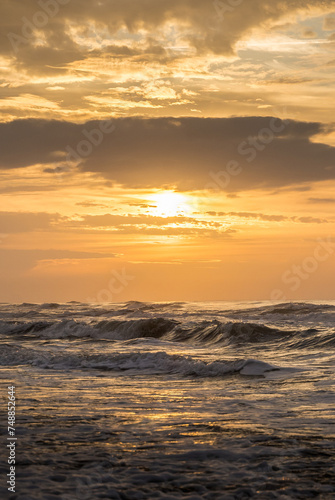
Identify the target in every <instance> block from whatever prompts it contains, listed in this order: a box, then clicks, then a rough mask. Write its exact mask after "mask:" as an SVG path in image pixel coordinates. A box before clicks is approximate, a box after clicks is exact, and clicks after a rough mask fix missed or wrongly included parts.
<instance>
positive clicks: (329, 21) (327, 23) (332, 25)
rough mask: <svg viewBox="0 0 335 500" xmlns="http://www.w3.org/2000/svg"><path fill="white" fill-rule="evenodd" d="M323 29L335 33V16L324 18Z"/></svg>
mask: <svg viewBox="0 0 335 500" xmlns="http://www.w3.org/2000/svg"><path fill="white" fill-rule="evenodd" d="M323 29H324V30H325V31H333V30H335V15H334V14H333V15H329V16H327V17H325V18H324V21H323Z"/></svg>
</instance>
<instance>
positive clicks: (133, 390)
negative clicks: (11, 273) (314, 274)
mask: <svg viewBox="0 0 335 500" xmlns="http://www.w3.org/2000/svg"><path fill="white" fill-rule="evenodd" d="M334 325H335V302H330V303H325V302H313V303H311V302H308V303H301V302H298V303H286V304H275V303H270V302H249V303H246V302H244V303H237V302H213V303H186V302H178V303H143V302H128V303H125V304H104V305H91V304H82V303H77V302H71V303H67V304H42V305H41V304H21V305H9V304H0V339H1V353H0V374H1V396H2V405H1V425H2V427H3V429H2V430H3V432H2V435H3V436H6V434H7V426H6V409H7V408H6V406H7V386H9V385H15V387H16V398H17V406H16V419H17V420H16V436H17V448H16V455H17V457H16V458H17V462H16V471H17V474H16V476H17V477H16V492H15V493H9V492H8V491H7V486H6V484H5V479H4V478H5V476H6V474H7V473H8V464H7V457H6V453H7V452H6V451H5V453H4V455H5V457H4V460H2V462H1V466H0V471H1V476H2V479H3V481H2V484H1V487H0V498H10V499H17V500H29V499H33V500H35V499H37V500H38V499H43V500H60V499H61V500H74V499H79V500H85V499H90V500H91V499H93V500H94V499H120V500H137V499H160V500H163V499H164V500H173V499H181V498H183V499H188V500H200V499H208V500H210V499H215V500H223V499H225V500H233V499H241V500H244V499H249V498H257V499H264V500H265V499H266V500H267V499H283V500H284V499H292V498H297V499H305V498H306V499H310V498H319V499H332V498H335V461H334V457H335V453H334V442H335V441H334V437H335V425H334V424H335V397H334V383H335V364H334V361H335V326H334ZM5 446H6V444H5V441H4V439H3V440H2V451H4V450H6V448H5ZM2 455H3V453H2Z"/></svg>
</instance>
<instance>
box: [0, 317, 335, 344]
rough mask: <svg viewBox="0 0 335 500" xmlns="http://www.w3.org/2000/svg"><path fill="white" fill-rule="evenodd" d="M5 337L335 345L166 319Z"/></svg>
mask: <svg viewBox="0 0 335 500" xmlns="http://www.w3.org/2000/svg"><path fill="white" fill-rule="evenodd" d="M0 333H1V334H3V335H7V336H11V335H23V336H26V337H29V338H39V339H80V338H91V339H94V340H104V339H106V340H120V341H126V340H131V339H141V338H154V339H161V340H165V341H169V342H184V343H192V344H200V345H204V344H205V345H218V346H220V345H223V346H224V345H245V344H263V345H264V346H266V345H270V344H273V343H275V344H279V345H280V344H284V345H285V347H287V348H292V349H299V348H327V347H333V346H335V332H334V330H329V329H327V330H324V329H315V328H311V329H306V330H303V331H301V330H285V329H278V328H273V327H270V326H267V325H265V324H257V323H252V322H233V321H227V322H220V321H217V320H214V321H198V322H193V323H192V324H185V323H181V322H180V321H177V320H171V319H166V318H149V319H136V320H135V319H131V320H107V319H106V320H103V321H96V320H89V321H87V322H84V321H76V320H58V321H25V322H23V321H22V322H20V321H7V322H5V321H0Z"/></svg>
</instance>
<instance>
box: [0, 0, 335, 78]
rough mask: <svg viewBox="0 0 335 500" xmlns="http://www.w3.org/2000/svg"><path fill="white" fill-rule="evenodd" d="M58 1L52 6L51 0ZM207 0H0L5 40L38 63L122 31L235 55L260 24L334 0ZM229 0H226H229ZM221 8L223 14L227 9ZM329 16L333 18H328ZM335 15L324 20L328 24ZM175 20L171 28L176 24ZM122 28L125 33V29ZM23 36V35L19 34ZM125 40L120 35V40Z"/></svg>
mask: <svg viewBox="0 0 335 500" xmlns="http://www.w3.org/2000/svg"><path fill="white" fill-rule="evenodd" d="M50 3H52V4H53V9H52V11H51V10H50V7H49V10H48V7H47V4H50ZM217 4H218V5H219V7H218V8H217V9H215V7H214V3H213V2H204V1H203V0H160V1H159V2H158V1H157V0H137V1H136V2H134V1H133V0H122V1H121V0H108V1H104V2H101V1H100V0H71V1H70V0H69V1H67V2H66V1H65V2H64V0H62V1H60V0H52V1H51V2H50V1H49V2H48V1H47V0H40V1H39V2H36V1H35V0H25V1H24V2H21V1H19V0H12V1H10V2H9V1H8V2H1V7H0V19H1V31H2V36H1V46H0V50H2V52H3V53H4V54H7V55H8V54H12V53H13V46H14V47H15V44H16V45H19V47H18V50H17V61H18V64H19V65H22V64H23V65H25V66H26V67H28V65H30V67H31V68H32V70H34V69H35V67H38V68H39V71H41V72H43V71H45V70H46V71H51V72H52V71H53V70H54V68H57V67H58V71H59V70H60V71H62V70H63V69H62V68H61V66H62V65H64V64H67V63H69V62H73V61H76V60H80V59H81V58H82V57H85V56H87V55H88V54H89V53H90V52H92V51H94V50H95V51H96V50H101V49H103V50H105V49H106V48H107V47H108V46H109V45H113V44H112V43H111V39H112V38H113V37H114V38H115V37H116V35H118V38H119V39H120V42H122V40H123V39H124V38H125V33H128V37H126V39H127V41H128V42H129V40H130V41H131V40H133V39H134V33H141V34H142V35H141V37H140V39H144V41H148V40H149V41H150V43H151V45H152V47H158V48H157V49H156V50H157V51H160V52H162V51H164V46H165V45H171V46H172V47H177V48H178V46H180V47H181V48H183V47H185V46H186V47H187V46H188V45H189V46H190V47H192V48H193V49H195V50H196V51H197V52H198V53H208V52H212V53H215V54H227V55H230V54H232V53H233V52H234V46H235V44H236V42H237V41H238V40H240V39H241V38H242V37H243V36H244V35H245V34H246V33H248V32H251V30H252V29H253V28H255V27H257V26H259V25H266V24H267V23H268V24H270V25H271V24H274V23H276V22H278V20H279V19H281V18H285V16H288V15H290V16H292V14H294V13H298V12H299V13H309V14H310V13H316V14H317V13H319V14H321V13H322V12H326V13H327V12H329V11H330V10H331V7H332V5H333V2H332V0H309V1H306V2H301V0H248V1H244V2H242V3H241V4H240V5H237V6H236V7H234V8H230V9H229V11H228V12H223V11H224V10H225V9H224V8H223V9H222V8H220V2H218V3H217ZM222 4H223V5H224V4H225V2H222ZM225 5H227V4H225ZM222 14H223V15H222ZM330 19H331V18H330ZM330 22H331V21H329V20H327V19H326V21H325V23H326V25H327V26H328V25H329V23H330ZM171 25H173V26H174V31H172V30H171ZM122 34H123V37H122ZM17 37H21V38H22V37H23V38H24V39H25V40H26V41H25V42H24V41H21V42H20V43H19V38H17ZM120 45H122V43H121V44H120Z"/></svg>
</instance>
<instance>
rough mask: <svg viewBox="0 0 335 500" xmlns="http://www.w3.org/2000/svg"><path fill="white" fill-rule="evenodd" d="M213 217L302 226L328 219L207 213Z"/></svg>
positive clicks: (258, 214) (250, 213) (321, 222)
mask: <svg viewBox="0 0 335 500" xmlns="http://www.w3.org/2000/svg"><path fill="white" fill-rule="evenodd" d="M207 214H208V215H210V216H212V217H229V218H231V217H238V218H241V219H254V220H260V221H263V222H300V223H302V224H323V223H327V222H328V220H327V219H322V218H320V217H297V216H292V217H287V216H285V215H266V214H260V213H255V212H207Z"/></svg>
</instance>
